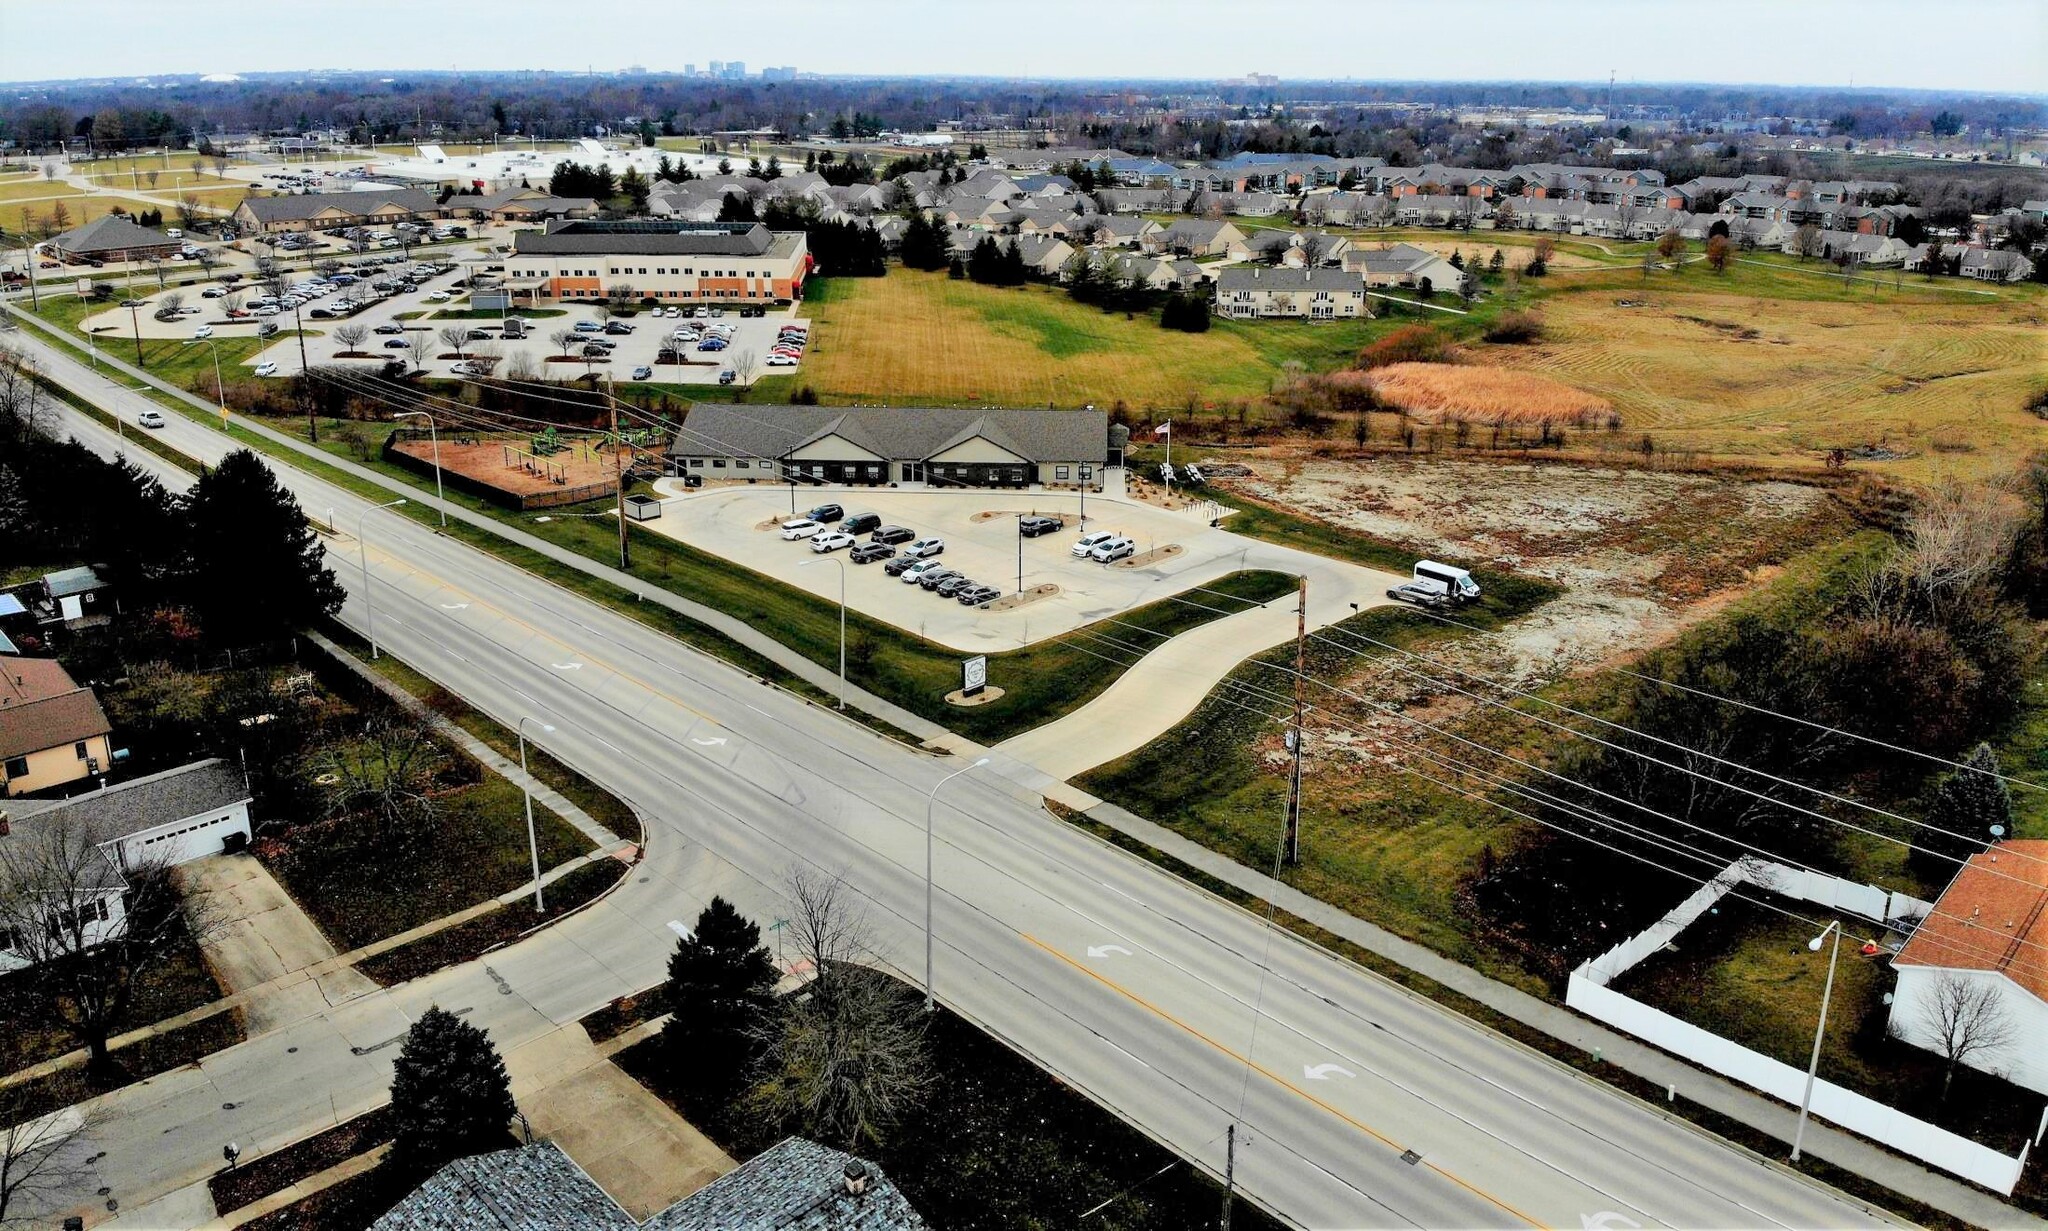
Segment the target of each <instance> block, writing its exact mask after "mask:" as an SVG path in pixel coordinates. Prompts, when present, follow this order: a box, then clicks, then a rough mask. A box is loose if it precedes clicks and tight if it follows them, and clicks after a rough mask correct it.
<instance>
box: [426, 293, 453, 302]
mask: <svg viewBox="0 0 2048 1231" xmlns="http://www.w3.org/2000/svg"><path fill="white" fill-rule="evenodd" d="M449 298H450V296H449V294H448V292H446V291H429V292H427V302H428V303H447V302H448V300H449Z"/></svg>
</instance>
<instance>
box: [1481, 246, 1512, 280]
mask: <svg viewBox="0 0 2048 1231" xmlns="http://www.w3.org/2000/svg"><path fill="white" fill-rule="evenodd" d="M1507 263H1508V258H1507V255H1506V254H1505V253H1503V252H1502V251H1501V250H1500V249H1498V248H1495V249H1494V250H1493V255H1492V256H1490V257H1488V258H1487V259H1486V272H1487V273H1490V274H1493V275H1494V276H1496V277H1498V276H1499V275H1500V271H1501V270H1503V269H1505V268H1506V267H1507Z"/></svg>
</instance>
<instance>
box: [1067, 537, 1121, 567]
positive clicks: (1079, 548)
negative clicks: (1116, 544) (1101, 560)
mask: <svg viewBox="0 0 2048 1231" xmlns="http://www.w3.org/2000/svg"><path fill="white" fill-rule="evenodd" d="M1115 539H1116V532H1115V531H1114V530H1097V531H1096V532H1094V533H1093V534H1084V535H1082V536H1081V537H1080V538H1079V539H1078V540H1076V541H1075V543H1074V558H1075V559H1076V560H1086V559H1087V558H1088V556H1089V554H1090V553H1092V552H1093V551H1094V550H1095V549H1096V548H1097V547H1099V546H1101V545H1102V544H1104V543H1109V542H1113V541H1115Z"/></svg>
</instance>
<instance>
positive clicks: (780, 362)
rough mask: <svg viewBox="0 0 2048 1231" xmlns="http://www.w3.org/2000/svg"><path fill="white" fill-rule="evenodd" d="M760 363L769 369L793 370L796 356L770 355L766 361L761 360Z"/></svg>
mask: <svg viewBox="0 0 2048 1231" xmlns="http://www.w3.org/2000/svg"><path fill="white" fill-rule="evenodd" d="M761 362H762V364H763V365H765V366H767V367H771V368H793V367H795V366H796V356H795V355H770V356H768V357H767V358H766V359H763V360H762V361H761Z"/></svg>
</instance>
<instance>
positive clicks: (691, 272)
mask: <svg viewBox="0 0 2048 1231" xmlns="http://www.w3.org/2000/svg"><path fill="white" fill-rule="evenodd" d="M521 272H524V271H521ZM534 272H535V273H536V274H538V273H539V272H541V271H539V270H535V271H534ZM654 272H655V273H656V274H659V275H661V276H662V277H669V276H671V275H676V276H680V277H685V278H695V277H699V276H700V275H699V274H698V273H697V271H696V270H695V269H692V268H690V267H688V266H682V267H679V268H676V269H670V268H668V267H667V266H665V265H661V266H656V267H655V270H654ZM635 275H638V276H640V277H642V278H644V277H646V276H647V267H646V266H645V265H642V266H641V267H640V268H638V269H565V270H563V271H562V272H561V273H560V274H558V275H557V276H558V277H562V278H630V277H633V276H635ZM701 276H702V277H706V278H763V277H766V276H767V275H766V274H763V273H760V272H758V271H756V270H751V269H707V270H705V271H704V272H703V274H702V275H701Z"/></svg>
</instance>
